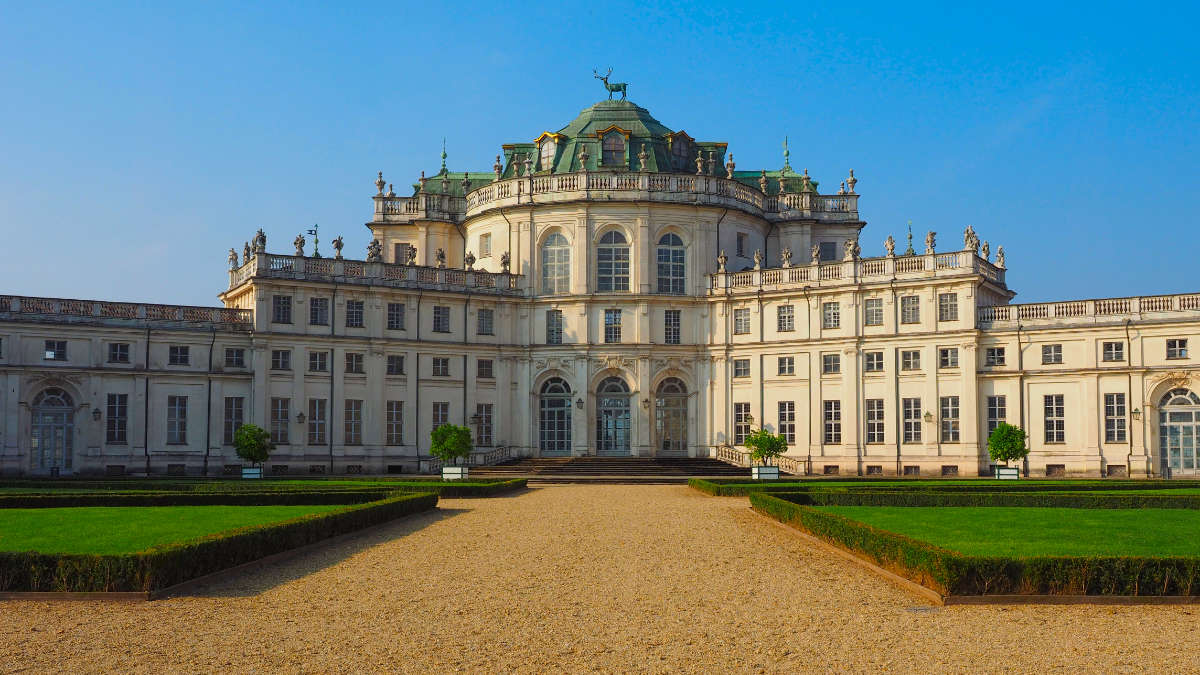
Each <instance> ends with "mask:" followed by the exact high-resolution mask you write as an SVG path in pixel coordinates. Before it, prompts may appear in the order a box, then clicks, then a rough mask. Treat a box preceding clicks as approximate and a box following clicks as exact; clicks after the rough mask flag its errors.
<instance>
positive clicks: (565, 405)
mask: <svg viewBox="0 0 1200 675" xmlns="http://www.w3.org/2000/svg"><path fill="white" fill-rule="evenodd" d="M539 398H540V399H541V400H540V402H539V403H540V404H539V412H540V415H539V417H538V448H539V449H540V451H541V455H542V457H566V456H569V455H570V454H571V386H570V385H569V384H567V383H566V382H565V381H564V380H563V379H562V378H560V377H552V378H550V379H549V380H546V383H545V384H543V385H542V392H541V396H540V397H539Z"/></svg>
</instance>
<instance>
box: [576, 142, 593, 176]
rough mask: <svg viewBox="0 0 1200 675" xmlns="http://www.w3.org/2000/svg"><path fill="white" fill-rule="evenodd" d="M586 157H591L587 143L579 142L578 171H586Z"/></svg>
mask: <svg viewBox="0 0 1200 675" xmlns="http://www.w3.org/2000/svg"><path fill="white" fill-rule="evenodd" d="M588 157H591V155H589V154H588V151H587V144H586V143H580V144H579V170H580V171H587V162H588Z"/></svg>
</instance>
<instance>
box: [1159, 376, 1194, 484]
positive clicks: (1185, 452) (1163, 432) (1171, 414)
mask: <svg viewBox="0 0 1200 675" xmlns="http://www.w3.org/2000/svg"><path fill="white" fill-rule="evenodd" d="M1158 408H1159V413H1158V451H1159V453H1158V454H1159V462H1160V466H1161V469H1162V475H1164V476H1166V477H1168V478H1175V477H1179V476H1198V475H1200V452H1197V450H1198V449H1200V396H1196V394H1195V392H1192V391H1191V390H1189V389H1172V390H1171V391H1168V392H1167V393H1166V395H1164V396H1163V397H1162V400H1161V402H1160V403H1159V406H1158Z"/></svg>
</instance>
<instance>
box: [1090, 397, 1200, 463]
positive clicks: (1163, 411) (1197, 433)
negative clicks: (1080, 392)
mask: <svg viewBox="0 0 1200 675" xmlns="http://www.w3.org/2000/svg"><path fill="white" fill-rule="evenodd" d="M1108 396H1112V394H1108ZM1107 407H1108V406H1107V405H1106V410H1105V414H1107V413H1108V410H1107ZM1121 407H1122V410H1120V411H1119V412H1120V414H1121V416H1122V417H1124V414H1125V411H1124V397H1122V401H1121ZM1158 410H1159V412H1158V452H1159V460H1158V461H1159V466H1160V467H1161V470H1162V475H1163V476H1166V477H1168V478H1171V477H1175V476H1195V475H1200V396H1196V394H1195V392H1193V391H1191V390H1189V389H1182V388H1181V389H1172V390H1171V391H1168V392H1167V393H1166V394H1165V395H1164V396H1163V397H1162V399H1161V400H1160V401H1159V404H1158Z"/></svg>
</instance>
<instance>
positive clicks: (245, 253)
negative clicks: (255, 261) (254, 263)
mask: <svg viewBox="0 0 1200 675" xmlns="http://www.w3.org/2000/svg"><path fill="white" fill-rule="evenodd" d="M242 260H244V261H246V262H250V242H248V241H247V242H245V243H244V244H243V245H242Z"/></svg>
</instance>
